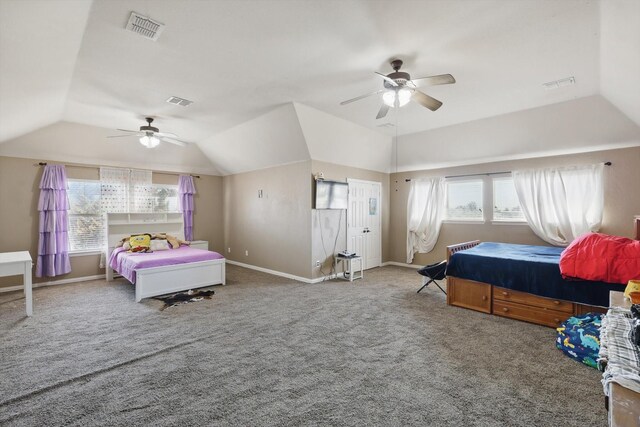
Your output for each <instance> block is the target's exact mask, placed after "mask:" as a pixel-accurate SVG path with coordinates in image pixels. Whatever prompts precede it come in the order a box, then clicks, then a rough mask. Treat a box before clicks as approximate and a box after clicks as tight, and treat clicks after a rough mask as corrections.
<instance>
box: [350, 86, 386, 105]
mask: <svg viewBox="0 0 640 427" xmlns="http://www.w3.org/2000/svg"><path fill="white" fill-rule="evenodd" d="M382 92H384V89H380V90H379V91H377V92H371V93H368V94H366V95H360V96H356V97H355V98H351V99H347V100H346V101H342V102H341V103H340V105H345V104H350V103H352V102H355V101H359V100H361V99H364V98H366V97H368V96H372V95H378V94H379V93H382Z"/></svg>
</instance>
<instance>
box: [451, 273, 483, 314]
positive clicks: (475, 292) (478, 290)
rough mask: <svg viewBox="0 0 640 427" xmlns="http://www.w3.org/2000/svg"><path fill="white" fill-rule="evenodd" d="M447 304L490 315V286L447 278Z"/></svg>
mask: <svg viewBox="0 0 640 427" xmlns="http://www.w3.org/2000/svg"><path fill="white" fill-rule="evenodd" d="M447 304H449V305H455V306H457V307H464V308H469V309H471V310H476V311H482V312H483V313H491V285H487V284H486V283H480V282H474V281H472V280H466V279H459V278H457V277H447Z"/></svg>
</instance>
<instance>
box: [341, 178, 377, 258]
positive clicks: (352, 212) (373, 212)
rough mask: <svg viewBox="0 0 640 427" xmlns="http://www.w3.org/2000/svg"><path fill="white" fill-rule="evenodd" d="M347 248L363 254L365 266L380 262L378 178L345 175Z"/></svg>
mask: <svg viewBox="0 0 640 427" xmlns="http://www.w3.org/2000/svg"><path fill="white" fill-rule="evenodd" d="M347 182H348V183H349V206H348V209H347V250H349V251H351V252H355V253H356V254H358V255H360V256H361V257H362V260H363V263H364V268H365V269H368V268H373V267H379V266H380V264H382V233H381V218H382V217H381V212H380V208H381V206H380V194H381V188H382V185H381V184H380V183H379V182H373V181H361V180H357V179H347Z"/></svg>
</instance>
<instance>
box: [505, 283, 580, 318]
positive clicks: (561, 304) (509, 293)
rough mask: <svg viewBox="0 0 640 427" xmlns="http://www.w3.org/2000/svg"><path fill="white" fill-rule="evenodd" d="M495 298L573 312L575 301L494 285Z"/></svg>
mask: <svg viewBox="0 0 640 427" xmlns="http://www.w3.org/2000/svg"><path fill="white" fill-rule="evenodd" d="M493 299H494V300H500V301H510V302H516V303H520V304H525V305H530V306H535V307H541V308H545V309H548V310H555V311H562V312H565V313H570V314H573V310H574V307H573V303H571V302H567V301H562V300H556V299H551V298H545V297H539V296H537V295H532V294H527V293H525V292H519V291H514V290H511V289H506V288H499V287H497V286H494V289H493Z"/></svg>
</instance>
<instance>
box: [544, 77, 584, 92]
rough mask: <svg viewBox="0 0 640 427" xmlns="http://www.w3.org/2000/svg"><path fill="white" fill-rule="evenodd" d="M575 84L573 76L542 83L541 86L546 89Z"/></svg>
mask: <svg viewBox="0 0 640 427" xmlns="http://www.w3.org/2000/svg"><path fill="white" fill-rule="evenodd" d="M573 84H576V79H575V77H567V78H566V79H560V80H554V81H552V82H547V83H543V84H542V87H544V88H545V89H546V90H554V89H560V88H561V87H565V86H571V85H573Z"/></svg>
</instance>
